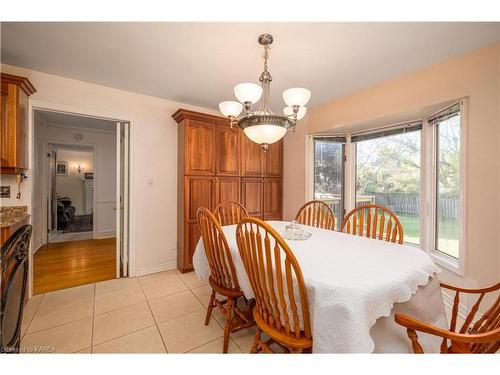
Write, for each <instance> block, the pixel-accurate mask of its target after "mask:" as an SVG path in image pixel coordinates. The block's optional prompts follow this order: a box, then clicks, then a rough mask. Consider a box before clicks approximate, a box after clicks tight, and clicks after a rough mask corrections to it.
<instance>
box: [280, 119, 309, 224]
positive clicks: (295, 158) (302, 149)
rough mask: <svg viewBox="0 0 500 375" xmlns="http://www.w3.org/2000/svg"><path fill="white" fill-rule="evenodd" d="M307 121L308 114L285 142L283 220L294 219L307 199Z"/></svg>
mask: <svg viewBox="0 0 500 375" xmlns="http://www.w3.org/2000/svg"><path fill="white" fill-rule="evenodd" d="M307 123H308V116H306V117H304V119H302V120H301V121H299V122H298V123H297V126H296V130H295V132H289V133H287V134H286V136H285V140H284V143H283V145H284V146H283V220H293V219H294V218H295V215H296V214H297V211H298V209H299V208H300V206H302V205H303V204H304V202H305V201H306V199H307V195H306V192H307V178H306V165H307V160H306V159H307V154H306V145H307V139H308V136H307Z"/></svg>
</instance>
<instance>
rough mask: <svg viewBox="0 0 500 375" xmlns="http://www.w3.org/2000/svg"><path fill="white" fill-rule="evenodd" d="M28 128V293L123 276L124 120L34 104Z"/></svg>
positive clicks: (126, 154) (125, 269)
mask: <svg viewBox="0 0 500 375" xmlns="http://www.w3.org/2000/svg"><path fill="white" fill-rule="evenodd" d="M33 134H34V137H33V138H34V150H35V152H34V165H35V168H34V173H33V190H34V191H33V207H34V208H35V207H39V208H40V209H39V210H35V209H33V220H32V222H33V224H34V225H33V227H34V228H33V233H34V234H33V238H34V240H35V241H34V242H36V243H38V242H39V243H41V246H40V247H39V248H37V249H35V248H34V249H33V252H34V254H33V262H32V263H33V272H32V282H33V294H40V293H45V292H49V291H53V290H58V289H64V288H68V287H74V286H79V285H84V284H88V283H92V282H98V281H103V280H108V279H113V278H117V277H126V276H128V273H129V272H128V271H129V270H128V237H129V236H128V201H129V199H128V191H129V189H128V184H129V182H128V174H129V170H128V169H129V163H128V160H129V137H128V134H129V123H128V122H126V121H116V120H113V119H106V118H100V117H93V116H87V115H82V114H76V113H68V112H59V111H53V110H47V109H42V108H34V111H33ZM38 238H40V239H39V240H38V241H37V239H38Z"/></svg>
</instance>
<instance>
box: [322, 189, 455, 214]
mask: <svg viewBox="0 0 500 375" xmlns="http://www.w3.org/2000/svg"><path fill="white" fill-rule="evenodd" d="M316 199H320V200H323V201H325V202H327V203H328V204H329V205H330V206H331V207H332V209H333V210H334V212H335V214H336V215H338V214H339V212H340V195H333V194H332V195H329V194H324V195H320V194H318V195H317V196H316ZM458 202H459V201H458V199H450V198H446V199H440V200H439V207H438V210H439V217H441V218H443V219H450V220H457V219H458V206H459V204H458ZM371 203H375V204H379V205H381V206H384V207H387V208H389V209H390V210H392V211H394V212H395V213H396V214H398V215H405V216H415V217H416V216H419V215H420V197H419V196H418V195H412V194H364V195H358V196H357V197H356V205H358V206H359V205H363V204H371Z"/></svg>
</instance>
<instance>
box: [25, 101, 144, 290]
mask: <svg viewBox="0 0 500 375" xmlns="http://www.w3.org/2000/svg"><path fill="white" fill-rule="evenodd" d="M35 109H40V110H48V111H56V112H67V113H68V114H73V115H78V116H87V117H98V118H102V119H105V120H109V121H113V122H119V121H121V122H127V123H128V124H129V160H130V161H132V160H134V159H133V157H132V156H133V155H134V142H133V140H134V133H135V132H134V126H133V123H134V117H133V116H132V115H130V114H127V113H122V114H118V113H114V112H107V111H101V110H97V109H91V108H88V107H85V106H81V107H80V106H71V105H66V104H61V103H53V102H47V101H42V100H36V99H30V100H29V119H28V120H29V166H30V170H29V171H28V172H29V176H30V178H29V179H28V180H27V181H25V182H24V183H25V184H27V185H28V186H27V192H28V194H30V200H29V204H28V213H30V214H32V212H33V206H34V199H35V198H34V189H33V166H34V165H35V163H34V160H35V159H34V157H35V155H34V145H35V137H34V126H35V118H34V111H35ZM134 167H135V165H134V163H133V162H130V163H129V172H128V174H129V181H134V175H135V174H134V172H135V168H134ZM134 190H135V189H134V184H133V183H131V184H129V215H128V216H129V236H128V244H129V246H128V248H129V256H128V261H129V262H128V263H129V277H134V276H135V272H136V270H135V255H136V253H135V237H136V236H135V215H134V213H135V196H134ZM31 223H32V224H33V215H32V216H31ZM28 264H29V270H28V288H29V297H30V298H31V296H32V295H33V241H31V244H30V251H29V263H28Z"/></svg>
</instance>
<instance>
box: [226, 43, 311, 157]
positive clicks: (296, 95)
mask: <svg viewBox="0 0 500 375" xmlns="http://www.w3.org/2000/svg"><path fill="white" fill-rule="evenodd" d="M258 41H259V44H261V45H262V46H264V56H263V57H264V71H263V72H262V74H261V75H260V78H259V81H260V85H258V84H255V83H240V84H238V85H236V86H235V87H234V95H235V96H236V99H238V102H236V101H225V102H221V103H220V104H219V109H220V111H221V113H222V114H223V115H224V116H226V117H228V118H229V120H230V123H231V126H234V125H238V126H239V127H240V128H242V129H243V131H244V133H245V135H246V136H247V137H248V138H250V139H251V140H252V141H253V142H255V143H259V144H261V145H262V146H263V147H265V148H266V147H267V146H268V145H270V144H272V143H275V142H277V141H279V140H280V139H281V138H283V137H284V136H285V134H286V132H287V130H288V129H292V130H295V126H296V124H297V121H298V120H300V119H302V118H303V117H304V116H305V114H306V111H307V108H306V107H305V106H306V104H307V102H308V101H309V99H310V98H311V92H310V91H309V90H307V89H304V88H299V87H295V88H290V89H288V90H285V91H284V92H283V100H284V101H285V103H286V105H287V106H286V107H285V108H283V115H281V114H275V113H274V112H273V111H272V110H271V104H270V102H271V81H272V76H271V73H269V70H268V60H269V50H270V47H269V45H270V44H271V43H272V42H273V37H272V35H270V34H262V35H261V36H259V39H258ZM259 100H260V106H259V108H258V109H257V110H254V111H252V105H253V104H255V103H257V102H258V101H259ZM243 109H244V110H245V113H244V115H243V116H242V117H240V118H238V116H239V115H240V113H241V111H242V110H243Z"/></svg>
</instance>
